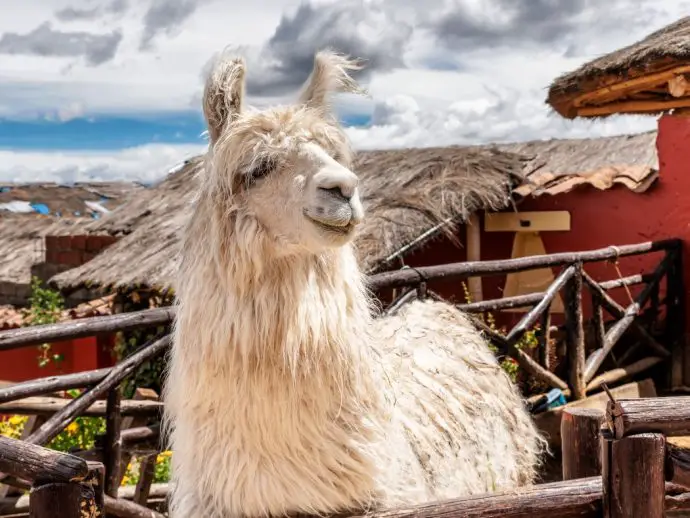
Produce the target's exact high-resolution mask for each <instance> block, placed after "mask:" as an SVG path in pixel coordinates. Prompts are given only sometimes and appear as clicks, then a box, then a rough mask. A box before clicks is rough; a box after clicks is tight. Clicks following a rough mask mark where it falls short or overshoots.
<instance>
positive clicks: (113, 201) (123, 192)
mask: <svg viewBox="0 0 690 518" xmlns="http://www.w3.org/2000/svg"><path fill="white" fill-rule="evenodd" d="M143 189H144V187H143V186H142V185H140V184H137V183H133V182H103V183H76V184H73V185H61V184H56V183H0V214H6V213H7V212H9V211H10V210H7V209H8V208H9V209H11V208H12V205H13V204H16V203H17V202H25V203H26V202H30V203H34V204H42V205H45V206H46V207H47V208H48V210H49V211H50V214H53V215H58V216H59V215H62V216H68V217H73V216H76V217H80V216H84V215H87V214H89V213H90V212H93V209H91V208H90V207H89V206H88V202H96V203H99V204H100V205H102V206H103V207H104V208H105V209H107V210H113V209H114V208H116V207H117V206H118V205H119V204H120V203H121V201H122V200H123V199H125V198H126V197H127V196H128V195H129V194H131V193H133V192H137V191H140V190H143Z"/></svg>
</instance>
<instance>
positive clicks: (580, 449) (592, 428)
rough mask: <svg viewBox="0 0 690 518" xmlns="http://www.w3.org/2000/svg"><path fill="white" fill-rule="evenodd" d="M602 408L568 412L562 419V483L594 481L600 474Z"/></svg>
mask: <svg viewBox="0 0 690 518" xmlns="http://www.w3.org/2000/svg"><path fill="white" fill-rule="evenodd" d="M603 421H604V411H603V410H601V409H599V408H577V407H573V408H566V409H565V410H564V411H563V417H562V418H561V452H562V458H563V480H572V479H575V478H586V477H595V476H597V475H599V474H600V473H601V446H600V440H599V438H600V435H601V431H600V430H601V424H602V422H603Z"/></svg>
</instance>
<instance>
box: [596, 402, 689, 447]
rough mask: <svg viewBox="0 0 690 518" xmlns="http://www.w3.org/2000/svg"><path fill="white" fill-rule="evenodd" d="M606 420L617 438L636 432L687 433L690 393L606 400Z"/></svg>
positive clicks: (674, 435)
mask: <svg viewBox="0 0 690 518" xmlns="http://www.w3.org/2000/svg"><path fill="white" fill-rule="evenodd" d="M606 420H607V423H608V426H609V428H610V429H611V430H612V431H613V434H614V437H615V438H616V439H621V438H623V437H626V436H628V435H633V434H639V433H660V434H664V435H665V436H667V437H678V436H681V435H690V396H677V397H661V398H645V399H620V400H618V401H616V402H615V403H614V402H613V401H609V402H608V404H607V407H606Z"/></svg>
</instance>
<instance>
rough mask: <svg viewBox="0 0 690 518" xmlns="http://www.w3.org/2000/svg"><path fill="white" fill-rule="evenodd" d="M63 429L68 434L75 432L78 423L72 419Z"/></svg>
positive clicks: (77, 428)
mask: <svg viewBox="0 0 690 518" xmlns="http://www.w3.org/2000/svg"><path fill="white" fill-rule="evenodd" d="M65 429H66V430H67V433H68V434H70V435H74V434H75V433H77V430H79V425H78V424H77V422H76V421H72V422H71V423H70V424H69V425H67V428H65Z"/></svg>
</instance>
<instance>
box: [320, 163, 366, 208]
mask: <svg viewBox="0 0 690 518" xmlns="http://www.w3.org/2000/svg"><path fill="white" fill-rule="evenodd" d="M314 181H315V183H316V186H317V188H318V189H320V190H323V191H327V192H329V193H331V194H333V195H336V196H338V197H341V198H344V199H345V200H348V201H349V200H350V199H351V198H352V197H353V196H354V195H355V194H356V193H357V184H358V183H359V178H357V175H356V174H354V173H353V172H352V171H350V170H349V169H346V168H345V167H343V166H341V165H338V166H331V167H326V168H324V169H322V170H321V171H319V172H318V173H317V174H316V175H315V177H314Z"/></svg>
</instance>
